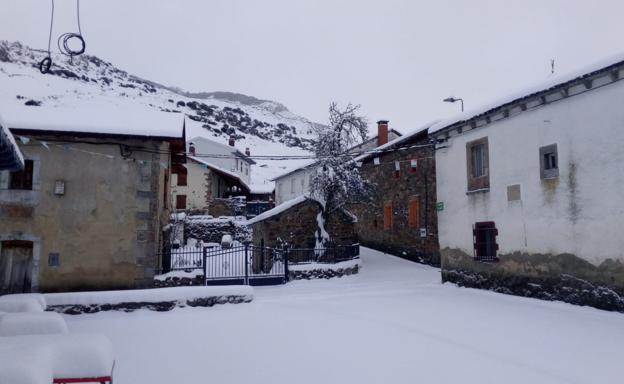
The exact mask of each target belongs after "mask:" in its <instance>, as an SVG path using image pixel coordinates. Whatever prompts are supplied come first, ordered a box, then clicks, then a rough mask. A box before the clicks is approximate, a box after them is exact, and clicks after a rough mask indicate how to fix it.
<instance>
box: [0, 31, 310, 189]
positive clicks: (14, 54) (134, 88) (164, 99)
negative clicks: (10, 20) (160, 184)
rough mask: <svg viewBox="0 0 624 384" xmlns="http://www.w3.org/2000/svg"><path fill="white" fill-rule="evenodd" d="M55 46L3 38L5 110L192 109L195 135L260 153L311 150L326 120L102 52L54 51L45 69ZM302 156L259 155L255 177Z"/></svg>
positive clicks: (0, 72) (1, 101)
mask: <svg viewBox="0 0 624 384" xmlns="http://www.w3.org/2000/svg"><path fill="white" fill-rule="evenodd" d="M46 54H47V52H45V51H42V50H36V49H32V48H30V47H28V46H25V45H23V44H21V43H19V42H7V41H2V40H0V89H1V90H2V91H1V92H0V114H1V113H2V111H3V109H4V108H11V105H15V104H16V103H17V104H20V105H27V106H30V107H32V108H37V107H41V108H50V107H52V108H53V107H72V108H80V107H81V106H90V107H93V106H94V105H95V106H97V105H100V104H102V103H105V104H112V105H119V106H124V107H125V108H127V107H128V106H132V108H139V109H157V110H160V111H165V112H178V113H184V114H185V115H186V116H187V117H188V118H187V138H188V139H191V138H192V137H195V136H203V137H207V138H210V139H214V140H216V141H219V142H223V143H225V142H226V141H227V139H228V138H229V137H230V136H234V137H235V138H236V140H237V147H238V148H239V149H240V150H244V148H245V147H249V148H251V150H252V154H254V153H255V154H262V155H291V154H292V155H307V154H309V152H308V150H309V148H310V144H311V142H312V139H313V137H314V129H315V127H316V126H318V124H317V123H313V122H311V121H309V120H307V119H305V118H303V117H301V116H298V115H295V114H293V113H291V112H290V111H289V110H288V109H287V108H286V107H285V106H284V105H282V104H280V103H277V102H274V101H269V100H261V99H257V98H255V97H252V96H247V95H242V94H236V93H230V92H198V93H193V92H187V91H184V90H182V89H179V88H176V87H170V86H165V85H162V84H159V83H157V82H154V81H150V80H146V79H142V78H140V77H137V76H134V75H132V74H129V73H128V72H126V71H124V70H121V69H119V68H117V67H115V66H114V65H113V64H111V63H108V62H106V61H104V60H102V59H100V58H98V57H96V56H90V55H82V56H79V57H75V58H73V60H72V61H71V62H70V60H69V58H67V57H65V56H62V55H60V54H55V53H53V54H52V59H53V62H54V65H53V66H52V69H51V72H50V73H49V74H46V75H44V74H41V73H40V72H39V69H38V63H39V61H40V60H41V59H43V58H44V57H45V56H46ZM296 165H297V161H292V160H289V161H276V160H272V161H271V160H267V161H259V164H258V165H257V166H256V169H255V172H253V171H254V170H252V177H253V180H252V182H253V183H255V184H265V183H267V180H268V179H270V178H272V177H274V176H275V175H277V174H279V173H281V172H282V171H283V170H285V169H287V168H292V167H293V166H296Z"/></svg>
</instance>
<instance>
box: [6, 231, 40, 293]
mask: <svg viewBox="0 0 624 384" xmlns="http://www.w3.org/2000/svg"><path fill="white" fill-rule="evenodd" d="M32 267H33V243H32V242H30V241H20V240H13V241H3V242H2V250H1V251H0V295H2V294H8V293H27V292H30V290H31V285H32V284H31V282H32Z"/></svg>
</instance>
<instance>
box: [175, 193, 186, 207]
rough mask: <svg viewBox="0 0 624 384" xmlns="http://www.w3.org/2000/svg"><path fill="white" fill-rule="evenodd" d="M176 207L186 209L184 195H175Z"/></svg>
mask: <svg viewBox="0 0 624 384" xmlns="http://www.w3.org/2000/svg"><path fill="white" fill-rule="evenodd" d="M176 209H186V195H177V196H176Z"/></svg>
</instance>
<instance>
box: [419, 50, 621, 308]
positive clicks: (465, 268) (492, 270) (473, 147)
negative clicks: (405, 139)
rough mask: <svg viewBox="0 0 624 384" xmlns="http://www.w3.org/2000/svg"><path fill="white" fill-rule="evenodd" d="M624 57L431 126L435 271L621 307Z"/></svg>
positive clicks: (526, 292) (514, 290) (505, 288)
mask: <svg viewBox="0 0 624 384" xmlns="http://www.w3.org/2000/svg"><path fill="white" fill-rule="evenodd" d="M623 78H624V56H620V57H616V58H613V59H610V60H607V61H603V62H602V63H600V64H597V65H594V66H592V67H590V68H588V69H585V70H583V71H579V72H576V73H572V74H569V75H565V76H560V77H554V78H551V79H549V80H548V81H547V82H544V83H541V84H537V85H536V86H534V87H532V88H530V89H527V90H525V91H523V92H519V93H516V94H514V95H511V96H509V97H506V98H501V99H499V100H498V101H496V102H494V103H492V104H490V105H487V106H485V107H484V108H481V109H479V110H474V111H471V112H466V113H464V114H462V115H460V116H458V117H456V118H453V119H450V120H448V121H445V122H440V123H437V124H435V125H434V126H432V127H431V128H430V129H429V135H430V136H433V137H434V138H435V139H436V140H437V150H436V170H437V194H438V204H439V206H440V208H442V207H443V209H442V210H440V211H439V213H438V228H439V241H440V247H441V258H442V278H443V280H444V281H451V282H455V283H458V284H460V285H465V286H470V287H476V288H486V289H494V290H497V291H500V292H505V293H511V294H517V295H522V296H531V297H539V298H545V299H549V300H553V299H554V300H563V301H567V302H571V303H575V304H586V305H592V306H596V307H598V308H604V309H615V310H619V311H624V237H622V236H621V234H620V228H622V227H623V226H624V215H623V214H622V213H623V209H622V204H621V202H620V198H621V190H622V185H624V177H623V175H624V173H623V172H622V163H624V151H622V148H621V143H622V142H623V141H624V131H623V130H622V126H623V125H624V109H623V108H622V100H624V82H623V81H621V80H622V79H623Z"/></svg>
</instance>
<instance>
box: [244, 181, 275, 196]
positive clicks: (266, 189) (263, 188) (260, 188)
mask: <svg viewBox="0 0 624 384" xmlns="http://www.w3.org/2000/svg"><path fill="white" fill-rule="evenodd" d="M249 190H250V192H251V193H253V194H258V195H263V194H268V193H273V191H274V190H275V183H266V184H250V185H249Z"/></svg>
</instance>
